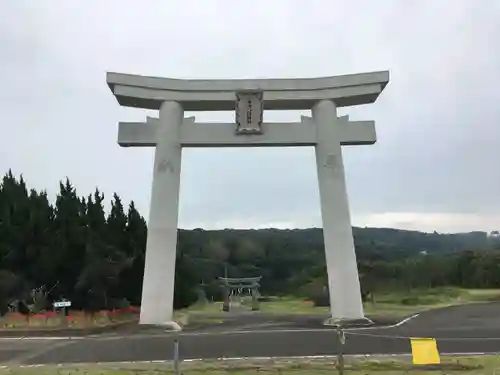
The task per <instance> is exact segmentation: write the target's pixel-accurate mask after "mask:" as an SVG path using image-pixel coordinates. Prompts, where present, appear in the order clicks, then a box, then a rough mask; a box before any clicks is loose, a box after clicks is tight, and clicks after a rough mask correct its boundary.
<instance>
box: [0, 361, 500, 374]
mask: <svg viewBox="0 0 500 375" xmlns="http://www.w3.org/2000/svg"><path fill="white" fill-rule="evenodd" d="M180 369H181V371H182V374H183V375H205V374H207V375H208V374H210V375H226V374H231V375H265V374H269V375H274V374H276V375H278V374H279V375H320V374H325V375H326V374H332V375H334V374H337V373H338V371H337V369H336V363H335V361H333V360H331V359H329V360H326V359H315V360H293V361H291V360H288V361H286V360H268V361H263V360H261V361H258V360H245V361H234V362H230V361H224V362H222V361H203V362H191V363H186V362H185V363H181V367H180ZM171 373H172V365H171V364H167V363H166V364H129V365H120V367H118V366H111V365H86V366H82V365H78V366H77V365H68V366H59V367H50V366H48V367H37V368H9V369H1V370H0V375H4V374H5V375H7V374H10V375H49V374H50V375H53V374H64V375H85V374H86V375H132V374H143V375H146V374H147V375H159V374H171ZM498 373H500V357H498V356H496V357H494V356H483V357H450V358H443V359H442V364H441V365H437V366H433V367H425V366H414V365H412V364H411V363H410V362H409V361H408V360H406V361H404V360H373V359H371V360H352V359H349V358H346V366H345V375H369V374H380V375H382V374H384V375H403V374H411V375H424V374H426V375H431V374H436V375H438V374H439V375H444V374H460V375H465V374H467V375H494V374H498Z"/></svg>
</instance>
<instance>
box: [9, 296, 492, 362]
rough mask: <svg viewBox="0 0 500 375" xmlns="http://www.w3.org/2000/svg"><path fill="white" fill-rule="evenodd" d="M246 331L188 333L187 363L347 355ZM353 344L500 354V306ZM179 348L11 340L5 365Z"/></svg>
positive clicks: (351, 349) (261, 329)
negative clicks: (426, 344) (415, 342)
mask: <svg viewBox="0 0 500 375" xmlns="http://www.w3.org/2000/svg"><path fill="white" fill-rule="evenodd" d="M241 329H243V330H241ZM241 329H240V330H239V331H238V328H233V330H232V331H225V332H223V331H206V332H186V333H184V334H182V336H181V338H180V354H181V357H182V358H183V359H193V358H220V357H269V356H283V357H287V356H311V355H332V354H336V353H337V352H338V349H339V344H338V340H337V335H336V333H335V332H334V331H332V330H329V329H324V328H302V329H298V330H295V329H282V328H281V327H278V326H276V327H275V328H273V327H272V326H262V325H260V326H259V325H256V326H254V327H248V326H246V327H243V328H241ZM346 337H347V339H346V345H345V347H344V352H345V353H346V354H406V353H410V342H409V339H408V337H434V338H436V339H437V342H438V346H439V349H440V351H441V352H442V353H478V352H489V353H491V352H500V304H483V305H469V306H460V307H452V308H446V309H442V310H434V311H429V312H425V313H422V314H421V315H419V316H418V317H416V318H414V319H411V320H410V321H408V322H407V323H405V324H403V325H401V326H398V327H392V328H373V329H353V330H348V331H346ZM172 349H173V336H172V335H171V334H166V333H158V332H151V333H140V334H139V333H137V334H128V335H125V336H119V335H106V336H99V337H81V338H74V339H70V338H57V339H55V338H54V339H47V338H43V339H24V340H22V339H12V338H11V339H0V363H2V364H24V365H31V364H55V363H84V362H90V363H95V362H126V361H154V360H168V359H172V352H173V350H172Z"/></svg>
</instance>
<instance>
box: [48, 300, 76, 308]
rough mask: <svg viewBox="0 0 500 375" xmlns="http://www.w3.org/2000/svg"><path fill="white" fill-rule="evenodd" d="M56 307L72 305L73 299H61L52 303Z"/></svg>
mask: <svg viewBox="0 0 500 375" xmlns="http://www.w3.org/2000/svg"><path fill="white" fill-rule="evenodd" d="M52 306H54V307H55V308H58V307H70V306H71V301H59V302H54V303H53V304H52Z"/></svg>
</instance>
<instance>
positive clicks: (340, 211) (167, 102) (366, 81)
mask: <svg viewBox="0 0 500 375" xmlns="http://www.w3.org/2000/svg"><path fill="white" fill-rule="evenodd" d="M388 82H389V72H387V71H383V72H374V73H362V74H352V75H343V76H335V77H323V78H307V79H256V80H180V79H169V78H159V77H145V76H138V75H129V74H120V73H108V74H107V83H108V85H109V87H110V89H111V91H112V92H113V94H114V95H115V97H116V98H117V100H118V103H120V104H121V105H122V106H127V107H136V108H145V109H157V110H159V117H158V118H151V117H148V118H147V121H146V122H120V124H119V128H118V144H119V145H120V146H122V147H131V146H132V147H155V148H156V151H155V160H154V170H153V184H152V185H153V186H152V193H151V207H150V214H149V221H148V238H147V246H146V262H145V270H144V282H143V288H142V304H141V315H140V324H164V323H166V322H170V321H172V316H173V293H174V275H175V257H176V246H177V224H178V210H179V188H180V174H181V156H182V147H265V146H278V147H283V146H314V147H315V150H316V166H317V172H318V182H319V193H320V203H321V214H322V219H323V235H324V241H325V253H326V263H327V270H328V284H329V290H330V310H331V318H332V320H335V321H337V320H344V321H345V320H348V321H351V320H360V319H364V318H365V317H364V312H363V304H362V301H361V291H360V284H359V278H358V270H357V264H356V254H355V251H354V240H353V236H352V227H351V219H350V212H349V203H348V196H347V190H346V182H345V175H344V164H343V161H342V150H341V145H368V144H373V143H375V142H376V133H375V123H374V121H349V118H348V116H343V117H338V116H337V108H338V107H346V106H354V105H360V104H368V103H373V102H375V100H376V99H377V98H378V96H379V95H380V93H381V92H382V90H383V89H384V88H385V86H386V85H387V83H388ZM233 109H236V111H235V112H236V121H235V123H197V122H196V121H195V118H194V117H189V118H184V111H185V110H186V111H224V110H233ZM266 109H270V110H303V109H312V118H311V117H306V116H302V118H301V121H299V122H292V123H265V122H263V121H262V115H263V111H264V110H266Z"/></svg>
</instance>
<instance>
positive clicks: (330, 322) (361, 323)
mask: <svg viewBox="0 0 500 375" xmlns="http://www.w3.org/2000/svg"><path fill="white" fill-rule="evenodd" d="M373 324H374V323H373V321H372V320H370V319H368V318H363V319H336V318H331V317H330V318H328V319H326V320H325V321H324V322H323V325H325V326H330V327H341V328H354V327H369V326H372V325H373Z"/></svg>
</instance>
